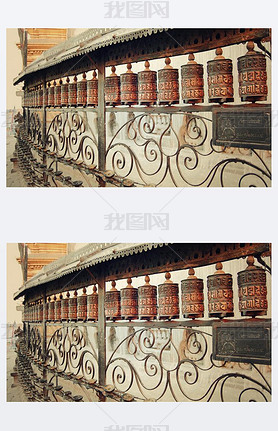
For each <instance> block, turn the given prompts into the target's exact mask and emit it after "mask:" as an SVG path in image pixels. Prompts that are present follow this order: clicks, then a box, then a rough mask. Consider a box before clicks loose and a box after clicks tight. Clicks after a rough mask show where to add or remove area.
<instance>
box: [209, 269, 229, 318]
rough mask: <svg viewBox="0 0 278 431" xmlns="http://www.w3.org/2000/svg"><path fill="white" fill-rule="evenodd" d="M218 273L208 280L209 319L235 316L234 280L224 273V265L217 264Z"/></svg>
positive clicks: (210, 276)
mask: <svg viewBox="0 0 278 431" xmlns="http://www.w3.org/2000/svg"><path fill="white" fill-rule="evenodd" d="M215 268H216V271H215V273H214V274H213V275H209V276H208V278H207V287H208V309H209V317H219V318H223V317H228V316H233V315H234V313H233V310H234V304H233V279H232V276H231V274H226V273H225V272H224V271H222V268H223V265H222V263H220V262H219V263H217V264H216V266H215Z"/></svg>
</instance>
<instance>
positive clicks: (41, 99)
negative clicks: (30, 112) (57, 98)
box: [39, 85, 43, 108]
mask: <svg viewBox="0 0 278 431" xmlns="http://www.w3.org/2000/svg"><path fill="white" fill-rule="evenodd" d="M42 106H43V88H42V86H41V85H40V89H39V108H42Z"/></svg>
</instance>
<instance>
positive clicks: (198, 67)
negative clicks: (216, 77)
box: [181, 54, 204, 105]
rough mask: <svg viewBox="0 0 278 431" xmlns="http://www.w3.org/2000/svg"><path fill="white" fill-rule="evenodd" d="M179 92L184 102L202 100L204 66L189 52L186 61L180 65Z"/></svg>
mask: <svg viewBox="0 0 278 431" xmlns="http://www.w3.org/2000/svg"><path fill="white" fill-rule="evenodd" d="M181 92H182V99H183V102H184V103H191V104H192V105H194V104H195V103H203V102H204V68H203V65H202V64H197V62H196V61H195V57H194V54H189V56H188V63H187V64H185V65H184V66H182V67H181Z"/></svg>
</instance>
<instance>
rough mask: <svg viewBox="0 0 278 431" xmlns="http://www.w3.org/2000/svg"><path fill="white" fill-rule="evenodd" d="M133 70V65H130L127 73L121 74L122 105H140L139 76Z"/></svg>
mask: <svg viewBox="0 0 278 431" xmlns="http://www.w3.org/2000/svg"><path fill="white" fill-rule="evenodd" d="M131 68H132V65H131V63H128V64H127V71H126V73H122V74H121V102H122V105H136V104H137V103H138V76H137V74H136V73H133V72H132V70H131Z"/></svg>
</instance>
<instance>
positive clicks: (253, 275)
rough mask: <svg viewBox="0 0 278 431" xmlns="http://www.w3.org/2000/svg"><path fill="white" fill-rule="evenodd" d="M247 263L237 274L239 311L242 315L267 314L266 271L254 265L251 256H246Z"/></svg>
mask: <svg viewBox="0 0 278 431" xmlns="http://www.w3.org/2000/svg"><path fill="white" fill-rule="evenodd" d="M247 265H248V266H247V268H246V269H245V270H244V271H240V272H239V273H238V274H237V283H238V297H239V311H240V312H241V315H242V316H253V317H255V316H264V315H265V314H267V287H266V273H265V270H264V269H263V268H261V267H259V266H255V265H254V257H253V256H248V258H247Z"/></svg>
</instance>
